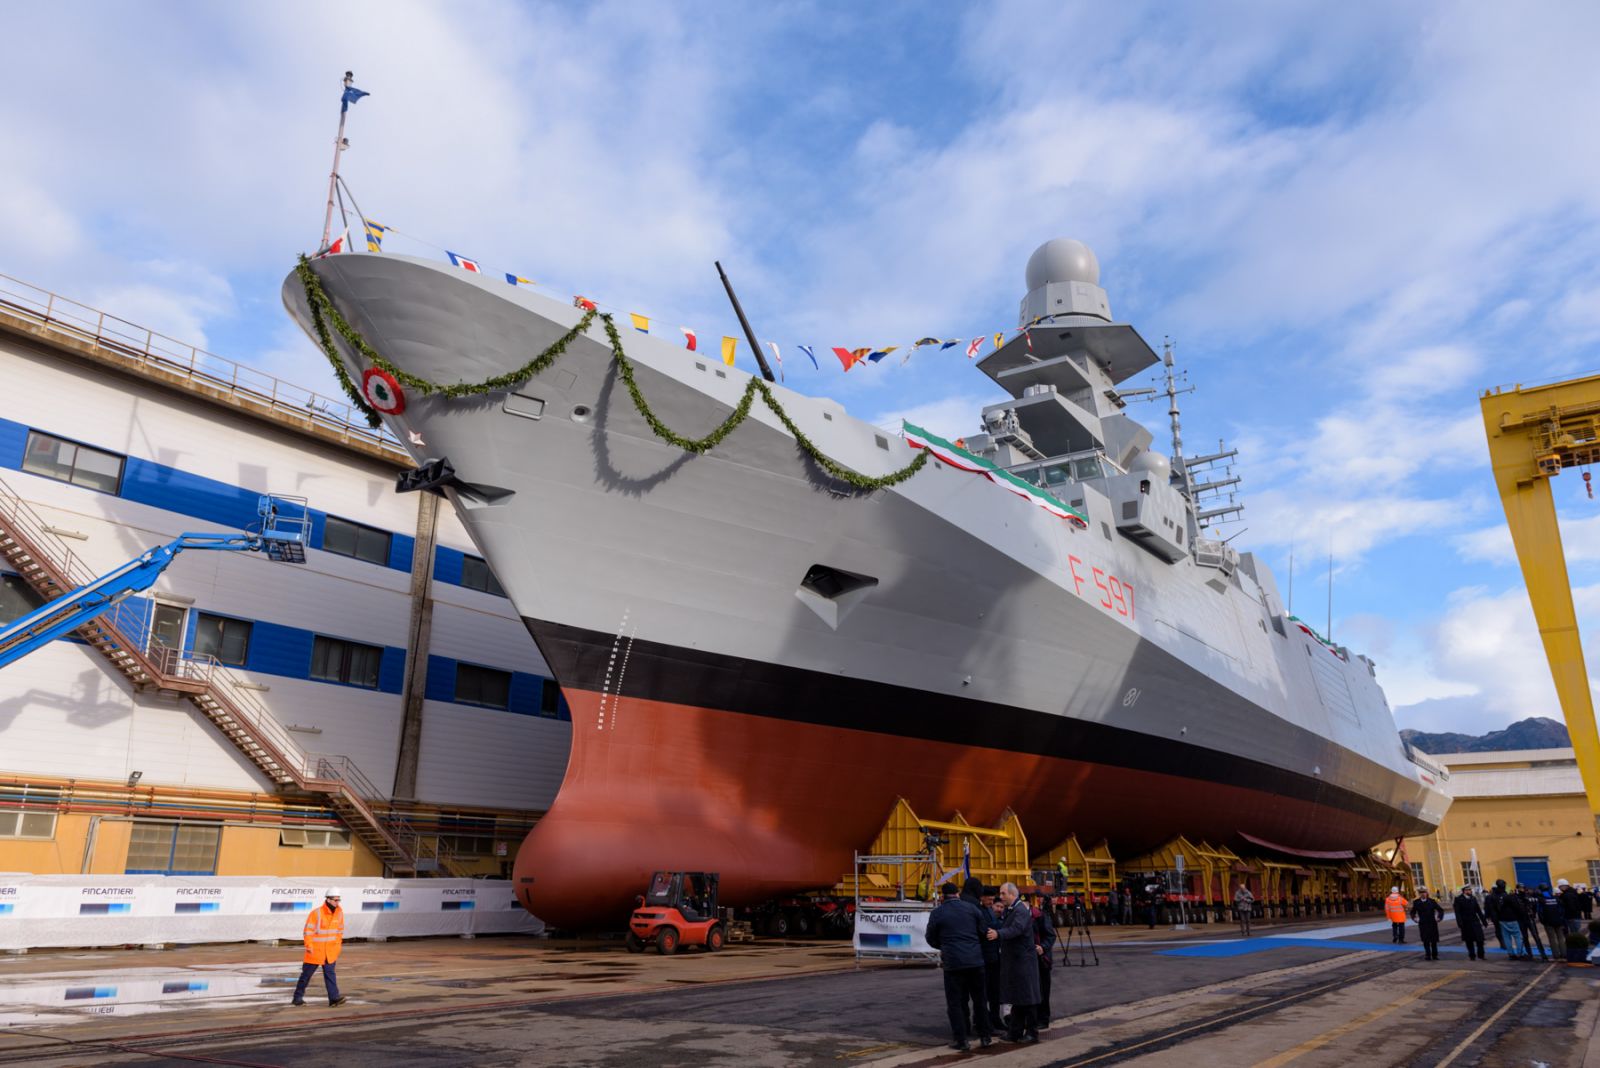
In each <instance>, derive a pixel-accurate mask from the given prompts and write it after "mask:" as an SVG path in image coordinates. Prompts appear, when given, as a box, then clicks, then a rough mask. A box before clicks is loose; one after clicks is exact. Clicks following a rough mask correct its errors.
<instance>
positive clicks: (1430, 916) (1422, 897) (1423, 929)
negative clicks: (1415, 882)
mask: <svg viewBox="0 0 1600 1068" xmlns="http://www.w3.org/2000/svg"><path fill="white" fill-rule="evenodd" d="M1411 918H1412V919H1413V920H1416V921H1417V935H1418V937H1420V938H1421V939H1422V959H1423V960H1438V959H1439V921H1440V920H1442V919H1444V909H1443V908H1441V907H1440V905H1439V903H1438V902H1437V901H1435V900H1434V899H1433V898H1432V897H1430V896H1429V895H1428V888H1427V887H1426V886H1423V887H1418V888H1417V899H1416V900H1415V901H1413V902H1412V903H1411Z"/></svg>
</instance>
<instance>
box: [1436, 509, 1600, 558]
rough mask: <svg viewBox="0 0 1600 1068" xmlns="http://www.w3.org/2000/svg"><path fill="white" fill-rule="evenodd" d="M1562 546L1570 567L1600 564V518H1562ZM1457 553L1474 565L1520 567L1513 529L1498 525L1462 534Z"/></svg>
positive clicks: (1456, 545)
mask: <svg viewBox="0 0 1600 1068" xmlns="http://www.w3.org/2000/svg"><path fill="white" fill-rule="evenodd" d="M1558 523H1559V524H1560V528H1561V547H1562V549H1563V550H1564V553H1565V555H1566V558H1567V563H1568V564H1578V563H1594V562H1596V561H1600V515H1592V516H1585V517H1582V518H1580V517H1577V516H1571V515H1564V516H1559V517H1558ZM1451 544H1453V545H1454V546H1455V549H1456V553H1457V554H1458V555H1459V556H1460V557H1461V558H1462V559H1463V560H1469V561H1473V562H1482V563H1490V564H1502V565H1506V566H1516V564H1517V554H1516V549H1515V548H1514V547H1513V546H1512V544H1511V528H1510V527H1508V526H1506V524H1505V523H1503V522H1501V523H1496V524H1494V525H1492V526H1488V527H1484V528H1482V529H1481V530H1474V531H1470V532H1468V533H1465V534H1458V535H1456V536H1455V537H1454V538H1452V539H1451Z"/></svg>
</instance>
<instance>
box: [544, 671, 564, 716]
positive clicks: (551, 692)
mask: <svg viewBox="0 0 1600 1068" xmlns="http://www.w3.org/2000/svg"><path fill="white" fill-rule="evenodd" d="M560 714H561V687H560V686H557V685H556V680H555V679H545V680H544V685H543V686H542V687H540V689H539V715H541V716H557V715H560Z"/></svg>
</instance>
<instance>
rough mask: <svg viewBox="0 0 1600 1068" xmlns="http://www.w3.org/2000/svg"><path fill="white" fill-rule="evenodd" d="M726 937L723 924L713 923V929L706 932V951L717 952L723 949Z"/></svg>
mask: <svg viewBox="0 0 1600 1068" xmlns="http://www.w3.org/2000/svg"><path fill="white" fill-rule="evenodd" d="M725 937H726V936H724V935H723V933H722V924H720V923H714V924H712V925H711V930H709V931H707V932H706V951H707V952H708V953H715V952H716V951H717V950H719V949H721V948H722V943H723V940H724V938H725Z"/></svg>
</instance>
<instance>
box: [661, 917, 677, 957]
mask: <svg viewBox="0 0 1600 1068" xmlns="http://www.w3.org/2000/svg"><path fill="white" fill-rule="evenodd" d="M656 952H657V953H659V954H661V955H662V956H663V957H670V956H672V955H673V954H674V953H676V952H678V929H677V928H676V927H674V926H672V925H671V924H667V925H665V926H664V927H662V928H661V930H659V931H657V932H656Z"/></svg>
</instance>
